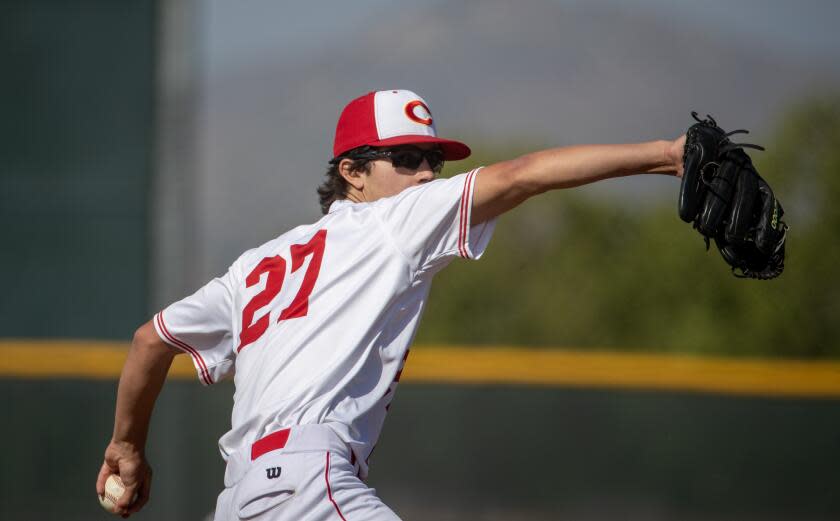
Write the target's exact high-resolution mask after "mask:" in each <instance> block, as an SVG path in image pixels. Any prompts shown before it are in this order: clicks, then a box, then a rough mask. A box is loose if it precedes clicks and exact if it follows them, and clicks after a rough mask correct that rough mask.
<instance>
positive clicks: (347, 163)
mask: <svg viewBox="0 0 840 521" xmlns="http://www.w3.org/2000/svg"><path fill="white" fill-rule="evenodd" d="M353 164H354V161H353V160H352V159H342V160H341V162H340V163H338V175H340V176H341V177H343V178H344V180H345V181H347V183H348V184H349V185H350V186H352V187H353V188H355V189H356V190H359V191H362V189H363V188H364V187H365V176H364V173H365V172H364V170H355V169H353Z"/></svg>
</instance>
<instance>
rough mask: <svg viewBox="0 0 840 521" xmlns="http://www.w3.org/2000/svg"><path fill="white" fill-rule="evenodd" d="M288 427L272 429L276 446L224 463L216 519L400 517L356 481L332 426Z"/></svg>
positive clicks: (383, 520)
mask: <svg viewBox="0 0 840 521" xmlns="http://www.w3.org/2000/svg"><path fill="white" fill-rule="evenodd" d="M289 431H290V432H287V431H286V430H284V431H282V432H278V433H275V434H278V435H280V436H279V438H280V444H279V446H280V448H277V447H278V444H277V443H274V444H273V447H272V446H271V445H269V446H266V445H265V444H263V446H262V447H261V449H260V450H257V449H254V451H253V452H252V454H251V455H241V456H239V457H236V458H234V457H232V458H231V459H230V460H229V461H228V467H227V469H226V471H225V490H224V491H222V493H221V494H220V495H219V499H218V501H217V502H216V517H215V521H236V520H240V519H242V520H254V521H285V520H288V521H300V520H312V521H321V520H323V521H368V520H370V521H399V517H397V515H396V514H394V512H393V511H392V510H391V509H390V508H388V507H387V506H386V505H385V504H384V503H383V502H382V501H381V500H380V499H379V498H378V497H377V496H376V491H375V490H374V489H372V488H370V487H368V486H367V485H365V483H364V482H363V481H362V480H361V479H359V477H358V476H357V471H358V469H357V467H356V466H354V465H353V464H351V463H350V461H351V459H352V458H351V457H350V450H349V449H348V448H347V446H346V445H345V444H344V442H342V441H341V440H340V439H339V438H338V436H337V435H336V434H335V433H334V432H333V431H332V429H330V428H329V427H326V426H322V425H301V426H298V427H293V428H292V429H290V430H289ZM270 436H274V435H270ZM286 437H287V439H286ZM266 438H269V437H266ZM266 438H264V440H265V439H266ZM274 438H275V441H276V439H277V438H278V436H274ZM261 441H262V440H261ZM269 441H270V440H269ZM259 444H260V441H258V442H257V443H255V444H254V447H258V446H259ZM249 456H252V457H253V459H251V457H249ZM254 456H255V457H254Z"/></svg>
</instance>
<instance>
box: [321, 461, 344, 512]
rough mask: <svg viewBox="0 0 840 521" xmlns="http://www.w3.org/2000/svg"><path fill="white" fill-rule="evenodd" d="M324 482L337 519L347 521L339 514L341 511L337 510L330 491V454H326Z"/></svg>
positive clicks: (336, 504)
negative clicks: (336, 513)
mask: <svg viewBox="0 0 840 521" xmlns="http://www.w3.org/2000/svg"><path fill="white" fill-rule="evenodd" d="M324 481H326V482H327V497H328V498H330V501H332V504H333V506H334V507H335V511H336V512H338V517H340V518H341V521H347V520H346V519H344V515H343V514H342V513H341V509H340V508H338V503H336V502H335V499H333V497H332V490H330V453H329V452H327V470H325V471H324Z"/></svg>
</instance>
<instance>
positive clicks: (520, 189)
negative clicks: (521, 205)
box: [507, 154, 551, 200]
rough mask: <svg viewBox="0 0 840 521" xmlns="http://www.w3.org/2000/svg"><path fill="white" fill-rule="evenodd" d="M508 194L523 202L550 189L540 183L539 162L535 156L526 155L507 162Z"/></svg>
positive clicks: (543, 183) (545, 184)
mask: <svg viewBox="0 0 840 521" xmlns="http://www.w3.org/2000/svg"><path fill="white" fill-rule="evenodd" d="M508 163H509V165H508V169H507V170H508V184H509V186H510V193H511V194H514V195H515V196H516V197H518V198H520V199H522V200H525V199H527V198H529V197H533V196H535V195H539V194H541V193H543V192H546V191H548V190H549V189H550V188H551V187H550V186H549V185H548V184H547V183H545V182H543V181H542V179H543V177H542V176H541V175H540V173H539V169H540V168H541V164H540V161H539V160H538V158H537V157H536V155H535V154H526V155H524V156H520V157H517V158H516V159H512V160H510V161H508Z"/></svg>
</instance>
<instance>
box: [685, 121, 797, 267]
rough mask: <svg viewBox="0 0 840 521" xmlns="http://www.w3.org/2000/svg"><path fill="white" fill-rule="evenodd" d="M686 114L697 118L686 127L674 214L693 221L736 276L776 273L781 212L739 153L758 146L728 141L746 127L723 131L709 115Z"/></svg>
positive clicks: (781, 249)
mask: <svg viewBox="0 0 840 521" xmlns="http://www.w3.org/2000/svg"><path fill="white" fill-rule="evenodd" d="M691 116H692V117H693V118H694V119H695V120H696V121H697V123H695V124H694V125H692V126H691V128H689V129H688V132H686V140H685V150H684V153H683V167H684V171H683V178H682V185H681V187H680V200H679V212H680V218H681V219H682V220H683V221H685V222H689V223H694V228H695V229H696V230H697V231H699V232H700V233H701V234H702V235H703V237H704V238H705V239H706V249H708V248H709V242H710V240H712V239H713V240H714V241H715V245H717V247H718V249H719V250H720V253H721V255H723V258H724V260H725V261H726V262H727V263H729V265H730V266H731V267H732V273H733V274H734V275H735V276H736V277H748V278H754V279H772V278H775V277H778V276H779V275H780V274H781V273H782V271H783V270H784V268H785V237H786V235H787V229H788V226H787V224H785V223H784V222H782V220H781V219H782V216H783V215H784V211H783V210H782V205H781V204H779V201H778V200H777V199H776V197H775V196H774V195H773V190H771V189H770V185H768V184H767V182H766V181H765V180H764V179H762V177H761V176H760V175H759V174H758V171H757V170H756V169H755V167H754V166H753V164H752V160H751V159H750V156H749V155H747V153H746V152H744V148H745V147H746V148H754V149H757V150H764V148H762V147H760V146H758V145H751V144H748V143H733V142H732V141H730V139H729V137H730V136H732V135H733V134H746V133H747V131H746V130H735V131H732V132H725V131H724V130H723V129H721V128H720V127H719V126H718V125H717V122H715V120H714V118H712V117H711V116H708V115H707V116H706V118H707V119H703V120H701V119H700V118H698V117H697V113H696V112H692V113H691Z"/></svg>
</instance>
